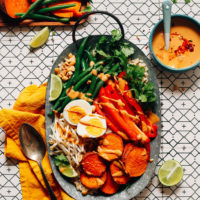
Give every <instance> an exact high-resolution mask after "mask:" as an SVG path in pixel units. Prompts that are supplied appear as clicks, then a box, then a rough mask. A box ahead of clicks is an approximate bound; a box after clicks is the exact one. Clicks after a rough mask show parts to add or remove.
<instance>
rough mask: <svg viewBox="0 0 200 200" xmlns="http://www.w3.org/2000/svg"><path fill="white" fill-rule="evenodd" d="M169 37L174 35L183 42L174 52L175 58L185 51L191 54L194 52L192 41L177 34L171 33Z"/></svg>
mask: <svg viewBox="0 0 200 200" xmlns="http://www.w3.org/2000/svg"><path fill="white" fill-rule="evenodd" d="M171 35H176V36H178V37H180V39H181V40H183V43H182V45H180V46H179V47H178V48H177V49H176V50H175V51H174V53H175V54H176V56H179V55H181V54H184V53H185V52H186V51H190V52H193V51H194V47H195V45H194V44H192V40H187V39H186V38H184V37H183V36H181V35H180V34H178V33H176V32H175V33H171Z"/></svg>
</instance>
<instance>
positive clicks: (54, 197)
mask: <svg viewBox="0 0 200 200" xmlns="http://www.w3.org/2000/svg"><path fill="white" fill-rule="evenodd" d="M38 164H39V166H40V170H41V172H42V176H43V179H44V182H45V185H46V187H47V190H48V192H49V196H50V197H51V200H57V198H56V196H55V194H54V193H53V190H52V189H51V186H50V185H49V183H48V180H47V177H46V175H45V173H44V170H43V167H42V163H41V162H40V163H38Z"/></svg>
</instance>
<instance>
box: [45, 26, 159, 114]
mask: <svg viewBox="0 0 200 200" xmlns="http://www.w3.org/2000/svg"><path fill="white" fill-rule="evenodd" d="M121 38H122V35H121V32H120V31H118V30H113V31H112V36H111V37H110V38H108V37H107V36H101V37H100V38H99V40H98V41H97V43H96V44H93V45H88V43H87V42H88V38H85V39H84V40H83V41H82V43H81V45H80V47H79V49H78V52H77V55H76V64H75V72H74V74H73V75H72V77H71V78H70V79H69V80H68V81H67V82H65V83H64V84H63V90H62V93H61V95H60V96H59V98H58V99H57V100H56V101H55V102H54V105H53V108H52V110H51V111H50V113H49V115H53V111H57V112H62V111H63V109H64V107H65V106H66V104H67V103H69V102H70V101H71V99H70V97H69V96H67V95H66V91H67V90H68V89H69V88H71V87H72V86H73V90H74V91H80V92H84V93H85V94H86V96H87V97H88V98H90V99H92V100H94V98H95V97H96V96H97V95H98V93H99V90H100V88H101V87H102V86H103V85H104V84H105V81H104V80H102V79H100V78H99V77H98V76H96V75H94V74H93V73H91V71H92V70H94V69H95V70H96V71H97V73H98V74H99V73H104V74H107V75H111V76H117V75H118V74H119V73H120V72H122V71H126V74H127V77H126V79H127V80H128V82H129V83H130V88H131V90H133V94H134V97H135V98H136V99H137V100H138V101H139V102H142V103H143V102H145V103H148V102H154V101H155V100H156V96H155V94H154V87H153V84H152V83H149V82H148V83H144V82H143V81H142V78H143V76H144V68H142V67H139V66H134V65H130V64H128V59H129V58H131V56H132V55H133V54H134V48H133V47H132V46H131V45H130V43H127V42H125V41H124V40H121ZM86 46H87V48H86ZM91 63H93V65H91ZM88 80H90V82H91V83H90V84H87V82H88ZM91 103H92V102H91Z"/></svg>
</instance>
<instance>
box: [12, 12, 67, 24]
mask: <svg viewBox="0 0 200 200" xmlns="http://www.w3.org/2000/svg"><path fill="white" fill-rule="evenodd" d="M15 15H16V16H23V15H24V13H16V14H15ZM27 18H28V19H38V20H43V21H44V20H46V21H54V22H62V23H67V22H68V21H69V18H58V17H50V16H47V15H42V14H34V13H31V14H29V15H27Z"/></svg>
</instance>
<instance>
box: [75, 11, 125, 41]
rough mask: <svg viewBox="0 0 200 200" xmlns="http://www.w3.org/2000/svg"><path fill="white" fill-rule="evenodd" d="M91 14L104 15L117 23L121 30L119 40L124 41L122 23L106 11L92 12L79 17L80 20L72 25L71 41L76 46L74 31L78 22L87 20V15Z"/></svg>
mask: <svg viewBox="0 0 200 200" xmlns="http://www.w3.org/2000/svg"><path fill="white" fill-rule="evenodd" d="M92 14H104V15H108V16H110V17H112V18H113V19H114V20H115V21H116V22H117V23H118V25H119V27H120V29H121V34H122V37H121V39H124V28H123V26H122V23H121V22H120V21H119V19H118V18H117V17H116V16H115V15H113V14H111V13H109V12H106V11H92V12H89V13H86V14H84V15H83V16H81V17H80V18H78V20H77V21H76V23H75V24H74V26H73V29H72V39H73V42H74V43H75V44H76V36H75V33H76V29H77V27H78V25H79V23H80V21H81V20H83V19H85V18H87V17H88V16H89V15H92Z"/></svg>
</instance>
